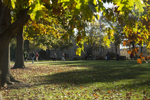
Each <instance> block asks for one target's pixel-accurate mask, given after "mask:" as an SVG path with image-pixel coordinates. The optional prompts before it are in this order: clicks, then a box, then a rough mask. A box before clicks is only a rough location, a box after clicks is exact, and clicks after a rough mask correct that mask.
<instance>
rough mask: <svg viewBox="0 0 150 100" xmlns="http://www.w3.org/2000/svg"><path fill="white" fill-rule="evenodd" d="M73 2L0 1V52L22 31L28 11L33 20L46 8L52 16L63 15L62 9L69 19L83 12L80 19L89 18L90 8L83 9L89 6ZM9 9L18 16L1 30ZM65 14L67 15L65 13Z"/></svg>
mask: <svg viewBox="0 0 150 100" xmlns="http://www.w3.org/2000/svg"><path fill="white" fill-rule="evenodd" d="M74 2H75V1H71V2H70V3H69V5H68V2H64V3H63V5H62V2H60V1H59V2H58V1H57V0H56V1H55V0H52V3H51V2H50V1H49V0H44V1H40V0H37V1H32V2H30V1H29V2H28V0H25V1H24V2H19V1H12V0H11V1H8V0H5V1H0V12H1V13H0V17H1V18H0V19H1V20H0V23H1V24H0V45H1V48H0V52H1V53H2V54H3V53H4V51H5V48H6V47H7V45H8V43H9V42H10V40H11V39H12V38H13V37H14V36H15V35H16V34H17V33H20V34H21V33H22V31H21V30H22V29H23V26H24V25H25V23H26V22H27V21H28V20H29V19H30V16H29V15H28V14H27V13H28V12H29V14H31V18H32V20H35V19H38V18H39V17H42V16H44V15H45V13H44V11H46V10H47V9H51V10H52V12H51V15H52V13H53V14H54V15H55V16H54V17H60V15H63V13H64V11H66V12H68V15H71V16H68V19H69V18H70V19H69V20H71V19H73V18H74V16H75V15H78V16H83V15H84V14H86V16H83V17H82V18H81V19H82V20H83V19H84V20H87V19H88V20H90V19H91V17H92V16H93V14H92V10H90V13H87V11H88V12H89V10H85V9H87V8H89V6H88V5H86V4H84V3H83V2H82V5H81V7H86V8H82V9H80V4H81V3H80V2H77V3H74ZM87 3H88V2H87ZM92 3H93V2H92ZM66 4H67V5H68V8H67V9H68V10H64V9H66V8H65V7H67V6H66ZM70 4H71V5H70ZM72 4H74V5H72ZM6 8H7V9H8V10H7V9H6ZM10 8H11V10H10ZM29 8H30V10H29ZM11 11H13V15H14V16H15V15H18V17H14V20H13V21H12V23H11V24H10V25H9V26H7V28H6V29H5V30H2V29H3V28H2V27H4V25H5V23H6V22H5V21H6V20H8V19H7V18H8V16H9V17H11V15H8V14H10V12H11ZM83 11H84V12H83ZM3 12H5V13H3ZM80 12H83V13H80ZM65 15H67V13H66V14H65ZM6 16H7V17H6ZM64 18H66V16H61V18H60V19H64ZM68 19H64V20H63V24H66V23H67V22H68ZM10 21H11V20H10ZM77 23H78V24H79V25H80V21H78V22H77ZM64 26H65V25H64ZM68 26H73V25H71V24H69V25H68ZM78 27H79V26H78ZM2 67H3V66H2V55H0V71H2ZM0 82H2V81H1V78H0Z"/></svg>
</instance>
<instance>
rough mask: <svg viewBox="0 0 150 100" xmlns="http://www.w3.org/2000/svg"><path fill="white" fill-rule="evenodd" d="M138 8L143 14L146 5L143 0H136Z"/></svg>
mask: <svg viewBox="0 0 150 100" xmlns="http://www.w3.org/2000/svg"><path fill="white" fill-rule="evenodd" d="M135 4H136V8H137V9H139V12H143V11H144V9H143V7H145V4H144V3H142V2H141V0H135Z"/></svg>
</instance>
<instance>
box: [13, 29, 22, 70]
mask: <svg viewBox="0 0 150 100" xmlns="http://www.w3.org/2000/svg"><path fill="white" fill-rule="evenodd" d="M23 49H24V39H23V28H22V29H21V30H20V31H19V33H18V34H17V47H16V59H15V65H14V67H13V68H25V65H24V54H23Z"/></svg>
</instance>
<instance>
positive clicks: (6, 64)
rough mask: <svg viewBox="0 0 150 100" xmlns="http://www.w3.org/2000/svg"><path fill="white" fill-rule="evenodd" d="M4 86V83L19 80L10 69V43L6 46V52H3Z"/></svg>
mask: <svg viewBox="0 0 150 100" xmlns="http://www.w3.org/2000/svg"><path fill="white" fill-rule="evenodd" d="M2 66H3V68H2V86H4V84H5V83H6V84H11V83H12V82H18V81H16V80H15V79H14V77H13V76H12V74H11V71H10V47H9V44H8V46H7V47H6V49H5V51H4V54H3V59H2Z"/></svg>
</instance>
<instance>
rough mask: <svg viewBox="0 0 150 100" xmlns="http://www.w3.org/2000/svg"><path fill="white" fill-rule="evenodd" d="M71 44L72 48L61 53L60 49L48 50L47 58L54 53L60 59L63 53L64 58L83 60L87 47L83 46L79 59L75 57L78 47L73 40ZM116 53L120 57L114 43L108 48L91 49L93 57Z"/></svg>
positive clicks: (118, 49) (118, 48)
mask: <svg viewBox="0 0 150 100" xmlns="http://www.w3.org/2000/svg"><path fill="white" fill-rule="evenodd" d="M72 42H73V46H72V47H71V48H69V49H64V50H63V51H61V50H60V49H53V50H50V53H49V54H50V55H49V56H50V57H51V58H52V57H53V55H54V53H56V54H57V58H59V59H60V58H61V56H62V54H63V53H64V54H65V56H66V58H71V57H72V56H73V57H76V58H84V57H85V55H86V52H87V48H88V47H89V45H87V44H85V47H84V52H82V53H81V57H79V56H78V55H76V50H77V48H78V46H77V45H76V43H75V41H74V40H72ZM116 49H117V50H116ZM116 51H117V53H118V54H119V55H120V47H117V48H116V47H115V45H114V43H111V44H110V48H102V47H100V46H99V48H96V49H93V50H92V54H93V55H92V56H93V57H100V56H102V57H105V56H106V54H107V53H108V52H113V53H116Z"/></svg>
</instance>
